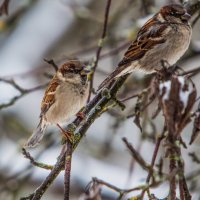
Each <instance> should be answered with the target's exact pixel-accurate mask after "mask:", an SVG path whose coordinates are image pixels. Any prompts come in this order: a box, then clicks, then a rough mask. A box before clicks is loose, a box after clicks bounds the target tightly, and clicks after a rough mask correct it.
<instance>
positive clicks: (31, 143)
mask: <svg viewBox="0 0 200 200" xmlns="http://www.w3.org/2000/svg"><path fill="white" fill-rule="evenodd" d="M46 127H47V125H46V123H45V121H44V120H43V119H42V118H41V119H40V123H39V124H38V126H37V128H36V129H35V130H34V131H33V134H32V135H31V137H30V138H29V139H28V141H27V142H26V143H25V145H24V148H27V147H28V148H29V147H35V146H37V145H38V144H39V143H40V142H41V140H42V138H43V137H44V133H45V129H46Z"/></svg>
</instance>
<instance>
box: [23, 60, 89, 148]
mask: <svg viewBox="0 0 200 200" xmlns="http://www.w3.org/2000/svg"><path fill="white" fill-rule="evenodd" d="M88 72H89V71H88V70H87V69H86V68H85V65H84V64H82V63H81V62H79V61H78V60H70V61H68V62H66V63H64V64H63V65H62V66H61V67H60V68H59V69H58V71H57V73H56V74H55V76H54V77H53V79H52V80H51V81H50V83H49V85H48V87H47V89H46V91H45V94H44V97H43V100H42V103H41V114H40V122H39V124H38V127H37V129H36V130H35V131H34V132H33V134H32V136H31V137H30V138H29V140H28V141H27V143H26V144H25V145H24V147H34V146H36V145H37V144H39V142H40V141H41V140H42V138H43V136H44V132H45V129H46V127H47V126H48V125H49V124H55V125H57V126H58V127H59V128H60V129H61V130H62V128H61V126H60V125H59V124H60V123H62V122H66V121H67V120H69V118H70V117H71V116H73V115H75V114H76V113H77V112H78V111H79V110H80V109H81V108H82V107H83V106H84V105H85V103H86V101H87V98H88V95H89V86H88V85H89V84H88V79H87V73H88Z"/></svg>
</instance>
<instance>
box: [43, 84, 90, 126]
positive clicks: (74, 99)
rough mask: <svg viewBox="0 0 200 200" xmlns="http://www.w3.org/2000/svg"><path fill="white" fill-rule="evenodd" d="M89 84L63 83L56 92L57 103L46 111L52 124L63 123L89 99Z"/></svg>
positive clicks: (47, 118)
mask: <svg viewBox="0 0 200 200" xmlns="http://www.w3.org/2000/svg"><path fill="white" fill-rule="evenodd" d="M87 96H88V95H87V86H83V85H74V84H70V83H66V82H64V83H62V84H61V85H60V86H59V87H58V89H57V90H56V93H55V103H54V104H53V105H52V106H51V107H50V108H49V110H48V111H47V113H46V116H45V117H46V120H47V122H48V123H50V124H55V123H62V122H65V121H67V120H69V119H70V118H71V117H72V116H73V115H75V114H76V113H77V112H78V111H79V110H80V109H81V108H82V107H83V106H84V105H85V103H86V101H87Z"/></svg>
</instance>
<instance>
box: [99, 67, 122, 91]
mask: <svg viewBox="0 0 200 200" xmlns="http://www.w3.org/2000/svg"><path fill="white" fill-rule="evenodd" d="M118 73H119V71H118V70H115V71H114V72H112V73H111V74H110V75H109V76H108V77H107V78H106V79H105V80H104V81H103V82H102V83H101V84H100V85H99V87H98V89H97V91H99V90H101V89H102V88H103V87H105V86H106V85H108V84H109V83H111V81H113V80H114V79H115V77H116V76H117V75H118Z"/></svg>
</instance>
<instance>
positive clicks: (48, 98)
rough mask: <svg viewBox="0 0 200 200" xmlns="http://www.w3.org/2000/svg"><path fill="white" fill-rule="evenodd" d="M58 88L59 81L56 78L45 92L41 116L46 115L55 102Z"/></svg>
mask: <svg viewBox="0 0 200 200" xmlns="http://www.w3.org/2000/svg"><path fill="white" fill-rule="evenodd" d="M58 86H59V82H58V79H57V78H56V77H54V78H53V79H52V81H51V82H50V83H49V85H48V87H47V89H46V91H45V95H44V98H43V100H42V103H41V115H43V114H45V113H46V112H47V111H48V109H49V108H50V107H51V105H52V104H53V103H54V102H55V95H54V94H55V91H56V89H57V88H58Z"/></svg>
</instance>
